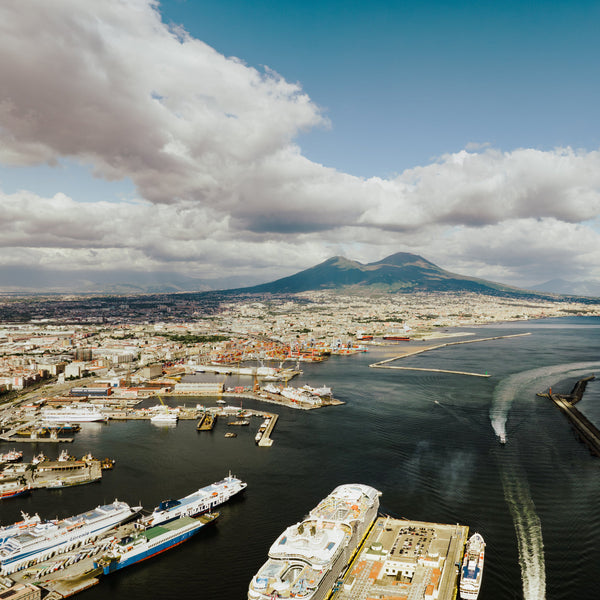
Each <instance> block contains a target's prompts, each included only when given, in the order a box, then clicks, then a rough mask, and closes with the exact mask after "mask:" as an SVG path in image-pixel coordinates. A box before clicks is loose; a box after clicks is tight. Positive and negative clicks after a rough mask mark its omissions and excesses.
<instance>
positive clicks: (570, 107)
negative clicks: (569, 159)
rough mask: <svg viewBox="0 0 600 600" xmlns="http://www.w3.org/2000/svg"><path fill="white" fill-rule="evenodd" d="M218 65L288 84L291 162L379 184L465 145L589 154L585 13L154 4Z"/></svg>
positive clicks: (509, 5) (592, 42) (589, 40)
mask: <svg viewBox="0 0 600 600" xmlns="http://www.w3.org/2000/svg"><path fill="white" fill-rule="evenodd" d="M161 7H162V12H163V15H164V17H165V19H167V20H169V21H171V22H173V23H177V24H182V25H183V26H184V27H185V28H186V29H187V30H188V31H189V32H190V33H192V34H193V35H194V36H196V37H198V38H199V39H202V40H204V41H205V42H207V43H208V44H210V45H211V46H213V47H214V48H216V49H217V50H218V51H219V52H221V53H223V54H225V55H226V56H237V57H239V58H240V59H242V60H244V61H245V62H247V63H248V64H249V65H252V66H255V67H259V66H260V65H267V66H269V67H270V68H272V69H274V70H275V71H277V72H278V73H280V74H281V75H283V76H284V77H285V78H286V79H287V80H289V81H298V82H299V83H300V84H301V85H302V87H303V89H304V90H305V91H306V92H307V93H308V94H309V95H310V97H311V99H312V100H313V101H314V102H315V103H316V104H317V105H319V106H320V107H322V108H323V109H324V112H325V115H326V116H327V117H328V118H329V120H330V122H331V128H330V129H328V128H317V129H316V130H314V131H311V132H310V134H308V135H302V136H300V137H299V138H298V141H299V143H300V145H301V147H302V150H303V153H304V154H305V155H306V156H308V157H309V158H311V159H312V160H315V161H317V162H320V163H322V164H324V165H327V166H333V167H335V168H337V169H340V170H342V171H345V172H349V173H352V174H354V175H361V176H364V177H369V176H373V175H377V176H381V177H388V176H390V175H392V174H394V173H398V172H401V171H402V170H404V169H406V168H409V167H414V166H417V165H422V164H427V163H428V162H430V161H431V160H432V158H435V157H438V156H440V155H442V154H445V153H449V152H456V151H458V150H460V149H462V148H464V147H465V146H466V145H467V144H469V143H488V144H491V145H493V146H494V147H496V148H500V149H502V150H512V149H514V148H520V147H526V148H527V147H531V148H538V149H552V148H554V147H556V146H572V147H574V148H586V149H595V148H598V147H600V133H599V131H598V128H597V127H594V126H591V125H594V124H595V121H596V119H597V115H598V99H599V96H600V94H599V91H600V90H599V86H600V79H599V78H598V77H597V75H598V67H597V65H595V64H594V62H595V57H597V56H598V51H599V50H600V44H599V42H598V23H599V22H600V3H598V2H579V1H577V2H504V1H503V2H497V1H487V2H486V1H483V2H481V1H474V2H427V1H425V2H416V1H414V2H393V1H388V2H382V1H379V0H376V1H373V2H364V1H358V2H357V1H355V2H351V1H350V2H342V1H339V2H332V1H326V2H312V1H306V2H290V1H271V2H243V1H242V2H239V1H238V2H232V1H230V0H224V1H219V2H215V1H203V2H191V1H182V0H167V1H165V2H161Z"/></svg>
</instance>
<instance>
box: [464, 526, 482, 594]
mask: <svg viewBox="0 0 600 600" xmlns="http://www.w3.org/2000/svg"><path fill="white" fill-rule="evenodd" d="M484 556H485V541H484V540H483V536H482V535H481V534H480V533H474V534H473V535H472V536H471V537H470V538H469V541H468V542H467V545H466V548H465V556H464V559H463V563H462V567H461V570H460V597H461V598H462V600H477V596H478V595H479V589H480V588H481V578H482V577H483V562H484Z"/></svg>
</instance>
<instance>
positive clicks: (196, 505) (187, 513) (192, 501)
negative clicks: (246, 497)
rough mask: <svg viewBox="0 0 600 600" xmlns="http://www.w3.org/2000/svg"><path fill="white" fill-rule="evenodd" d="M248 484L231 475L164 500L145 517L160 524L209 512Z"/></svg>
mask: <svg viewBox="0 0 600 600" xmlns="http://www.w3.org/2000/svg"><path fill="white" fill-rule="evenodd" d="M247 485H248V484H247V483H245V482H243V481H242V480H241V479H238V478H237V477H235V476H233V475H231V473H229V475H228V476H227V477H225V479H222V480H221V481H217V482H216V483H212V484H211V485H207V486H206V487H203V488H200V489H199V490H196V491H195V492H193V493H192V494H189V495H188V496H185V498H181V499H180V500H163V501H162V502H161V503H160V504H159V505H158V506H157V507H156V508H155V509H154V511H153V512H152V514H151V515H150V516H148V517H145V518H144V519H143V521H144V523H145V524H146V525H152V526H155V525H159V524H160V523H167V522H168V521H172V520H173V519H178V518H179V517H193V516H195V515H200V514H202V513H205V512H209V511H210V510H212V509H213V508H214V507H215V506H218V505H219V504H223V502H227V500H229V499H230V498H232V497H233V496H235V495H236V494H238V493H240V492H242V491H243V490H245V489H246V486H247Z"/></svg>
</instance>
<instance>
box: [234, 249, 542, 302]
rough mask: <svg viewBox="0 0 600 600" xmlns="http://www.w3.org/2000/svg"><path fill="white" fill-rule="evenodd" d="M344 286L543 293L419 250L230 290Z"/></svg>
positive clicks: (332, 262) (332, 264) (328, 265)
mask: <svg viewBox="0 0 600 600" xmlns="http://www.w3.org/2000/svg"><path fill="white" fill-rule="evenodd" d="M324 289H343V290H346V291H361V290H363V291H366V290H367V289H368V290H369V291H371V290H372V291H374V292H442V291H443V292H450V291H451V292H460V291H469V292H479V293H481V294H487V295H519V296H535V295H542V294H540V293H536V292H529V291H525V290H521V289H518V288H513V287H510V286H507V285H502V284H500V283H494V282H491V281H486V280H484V279H475V278H473V277H465V276H463V275H457V274H456V273H450V272H449V271H445V270H444V269H441V268H440V267H438V266H437V265H434V264H433V263H432V262H429V261H428V260H425V259H424V258H422V257H421V256H417V255H416V254H410V253H408V252H398V253H397V254H392V256H388V257H387V258H384V259H383V260H379V261H377V262H373V263H368V264H362V263H360V262H358V261H355V260H349V259H347V258H344V257H342V256H334V257H333V258H330V259H329V260H326V261H325V262H322V263H321V264H318V265H316V266H314V267H311V268H310V269H306V270H304V271H300V272H299V273H296V274H295V275H290V276H289V277H283V278H282V279H277V280H276V281H272V282H270V283H263V284H261V285H255V286H252V287H248V288H238V289H236V290H228V292H238V293H250V294H260V293H272V294H292V293H297V292H305V291H309V290H324Z"/></svg>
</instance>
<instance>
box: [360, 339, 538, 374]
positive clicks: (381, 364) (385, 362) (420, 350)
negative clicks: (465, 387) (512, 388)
mask: <svg viewBox="0 0 600 600" xmlns="http://www.w3.org/2000/svg"><path fill="white" fill-rule="evenodd" d="M525 335H531V333H530V332H527V333H513V334H510V335H496V336H494V337H488V338H478V339H476V340H461V341H459V342H446V343H444V344H437V345H435V346H422V347H419V348H415V349H414V350H413V349H407V350H406V352H403V353H402V354H399V355H398V356H393V357H392V358H388V359H386V360H380V361H379V362H375V363H371V364H370V365H369V367H371V368H373V369H402V370H405V371H429V372H431V373H453V374H455V375H469V376H471V377H490V375H488V374H487V373H469V372H468V371H448V370H444V369H428V368H423V367H420V368H417V367H397V366H392V365H390V364H389V363H392V362H394V361H396V360H400V359H401V358H406V357H407V356H415V355H416V354H422V353H423V352H429V351H430V350H438V349H439V348H445V347H447V346H458V345H459V344H475V343H477V342H489V341H492V340H504V339H507V338H513V337H522V336H525Z"/></svg>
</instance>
